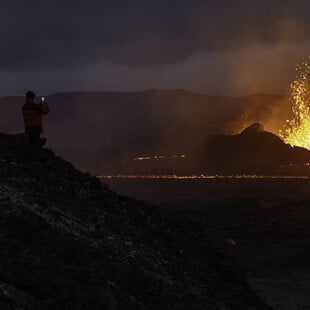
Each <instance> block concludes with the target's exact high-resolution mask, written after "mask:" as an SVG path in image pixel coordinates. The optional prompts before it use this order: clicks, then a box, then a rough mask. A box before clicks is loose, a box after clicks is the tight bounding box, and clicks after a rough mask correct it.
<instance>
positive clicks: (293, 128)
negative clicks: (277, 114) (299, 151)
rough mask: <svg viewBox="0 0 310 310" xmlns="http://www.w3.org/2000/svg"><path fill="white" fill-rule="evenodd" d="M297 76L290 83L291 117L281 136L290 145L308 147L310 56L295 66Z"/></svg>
mask: <svg viewBox="0 0 310 310" xmlns="http://www.w3.org/2000/svg"><path fill="white" fill-rule="evenodd" d="M296 71H297V76H296V79H295V81H294V82H293V83H292V84H291V85H290V100H291V102H292V103H293V106H292V114H293V116H292V119H290V120H287V121H286V122H287V124H286V126H285V129H284V131H280V136H281V138H282V139H283V140H284V141H285V142H286V143H288V144H290V145H292V146H301V147H304V148H307V149H310V57H309V58H308V59H306V60H304V61H303V62H302V63H301V64H299V65H298V66H297V67H296Z"/></svg>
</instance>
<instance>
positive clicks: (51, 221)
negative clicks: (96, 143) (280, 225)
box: [0, 134, 269, 310]
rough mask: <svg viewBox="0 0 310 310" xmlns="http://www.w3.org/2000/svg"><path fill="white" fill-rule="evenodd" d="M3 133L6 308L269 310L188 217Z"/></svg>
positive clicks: (0, 199) (1, 285)
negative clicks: (29, 153)
mask: <svg viewBox="0 0 310 310" xmlns="http://www.w3.org/2000/svg"><path fill="white" fill-rule="evenodd" d="M26 147H27V138H26V137H25V136H23V135H16V136H13V135H4V134H0V248H1V252H0V308H1V309H8V310H9V309H107V310H113V309H154V310H155V309H156V310H157V309H197V310H198V309H218V310H220V309H236V310H237V309H238V310H243V309H253V310H255V309H257V310H259V309H261V310H263V309H269V308H268V307H267V306H265V304H264V303H263V302H262V301H261V300H260V299H259V298H258V297H257V296H256V294H255V293H254V292H253V291H252V290H251V289H250V288H249V286H248V283H247V279H246V275H245V274H244V273H243V272H241V271H240V270H239V268H238V266H237V265H236V264H235V262H234V261H233V260H232V259H231V258H230V257H227V256H225V255H224V254H221V253H218V252H216V251H215V250H213V249H212V247H211V246H210V244H211V241H210V240H209V239H208V237H207V236H205V235H204V234H203V233H202V232H201V231H200V230H199V229H198V228H197V227H196V226H195V225H194V224H192V223H191V222H190V221H189V220H188V219H187V218H185V217H184V216H183V215H182V214H179V216H173V217H172V216H169V213H168V212H167V211H165V210H159V209H157V208H154V207H151V206H149V205H147V204H146V203H144V202H139V201H136V200H134V199H131V198H127V197H122V196H119V195H117V194H116V193H114V192H112V191H110V190H109V189H108V187H107V186H106V185H104V184H102V183H101V182H100V181H99V180H98V179H97V178H95V177H92V176H91V175H89V174H87V173H82V172H79V171H77V170H76V169H75V168H74V167H73V166H72V165H71V164H70V163H68V162H66V161H65V160H63V159H62V158H60V157H57V156H55V154H54V153H53V152H52V151H51V150H48V149H43V150H42V152H41V153H42V154H41V155H44V156H42V157H41V158H43V159H44V160H42V161H38V160H36V161H31V160H28V159H27V158H25V156H24V154H25V153H26V149H25V148H26Z"/></svg>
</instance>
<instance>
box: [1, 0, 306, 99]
mask: <svg viewBox="0 0 310 310" xmlns="http://www.w3.org/2000/svg"><path fill="white" fill-rule="evenodd" d="M0 23H1V28H0V29H1V30H0V31H1V32H0V36H1V43H2V44H1V48H0V66H1V71H0V78H1V84H0V85H1V86H0V95H11V94H23V92H24V91H25V90H26V89H28V88H33V89H35V90H37V91H38V92H40V93H51V92H58V91H66V90H140V89H145V88H186V89H189V90H194V91H200V92H205V93H211V94H248V93H257V92H265V93H266V92H269V93H283V92H285V90H286V87H287V85H288V83H289V81H290V80H291V79H292V78H293V77H294V70H293V69H294V64H295V63H296V62H297V61H299V60H300V58H301V57H305V56H308V55H309V54H310V52H309V48H310V40H309V34H310V1H309V0H294V1H293V0H281V1H280V0H259V1H258V0H255V1H248V0H247V1H246V0H241V1H238V0H234V1H232V0H216V1H215V0H213V1H207V0H205V1H202V0H187V1H183V0H113V1H105V0H89V1H78V0H75V1H73V0H65V1H64V0H62V1H60V0H54V1H42V0H40V1H39V0H29V1H17V0H6V1H1V10H0Z"/></svg>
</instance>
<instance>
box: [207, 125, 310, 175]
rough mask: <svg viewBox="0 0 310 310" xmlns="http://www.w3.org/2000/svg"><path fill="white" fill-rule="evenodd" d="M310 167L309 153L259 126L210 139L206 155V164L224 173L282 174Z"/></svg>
mask: <svg viewBox="0 0 310 310" xmlns="http://www.w3.org/2000/svg"><path fill="white" fill-rule="evenodd" d="M308 163H310V151H309V150H307V149H305V148H301V147H292V146H290V145H289V144H286V143H284V141H283V140H282V139H281V138H280V137H278V136H276V135H274V134H273V133H271V132H267V131H264V129H263V126H262V125H261V124H258V123H256V124H253V125H251V126H250V127H248V128H246V129H245V130H244V131H242V132H241V133H240V134H238V135H217V136H216V135H215V136H211V137H209V139H208V142H207V147H206V155H205V164H206V165H207V166H208V167H209V168H210V167H211V168H214V169H215V170H217V171H219V172H220V173H227V172H229V173H231V172H234V173H244V172H246V173H256V172H258V173H263V174H269V173H278V172H279V169H280V168H281V167H282V168H288V167H292V166H296V167H298V166H299V167H303V166H304V165H306V164H308ZM290 172H293V173H294V171H290Z"/></svg>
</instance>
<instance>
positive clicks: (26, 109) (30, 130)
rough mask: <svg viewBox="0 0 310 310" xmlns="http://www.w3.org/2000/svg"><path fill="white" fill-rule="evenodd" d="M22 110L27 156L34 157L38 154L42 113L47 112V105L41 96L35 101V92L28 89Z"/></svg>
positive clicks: (41, 130)
mask: <svg viewBox="0 0 310 310" xmlns="http://www.w3.org/2000/svg"><path fill="white" fill-rule="evenodd" d="M22 110H23V118H24V125H25V133H26V135H27V136H28V138H29V156H30V157H32V158H36V156H37V155H38V149H39V142H40V135H41V133H42V132H43V115H45V114H47V113H48V112H49V107H48V105H47V103H46V102H45V100H44V98H43V97H42V99H41V102H40V103H36V95H35V93H34V92H33V91H28V92H27V93H26V102H25V104H24V105H23V108H22Z"/></svg>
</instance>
